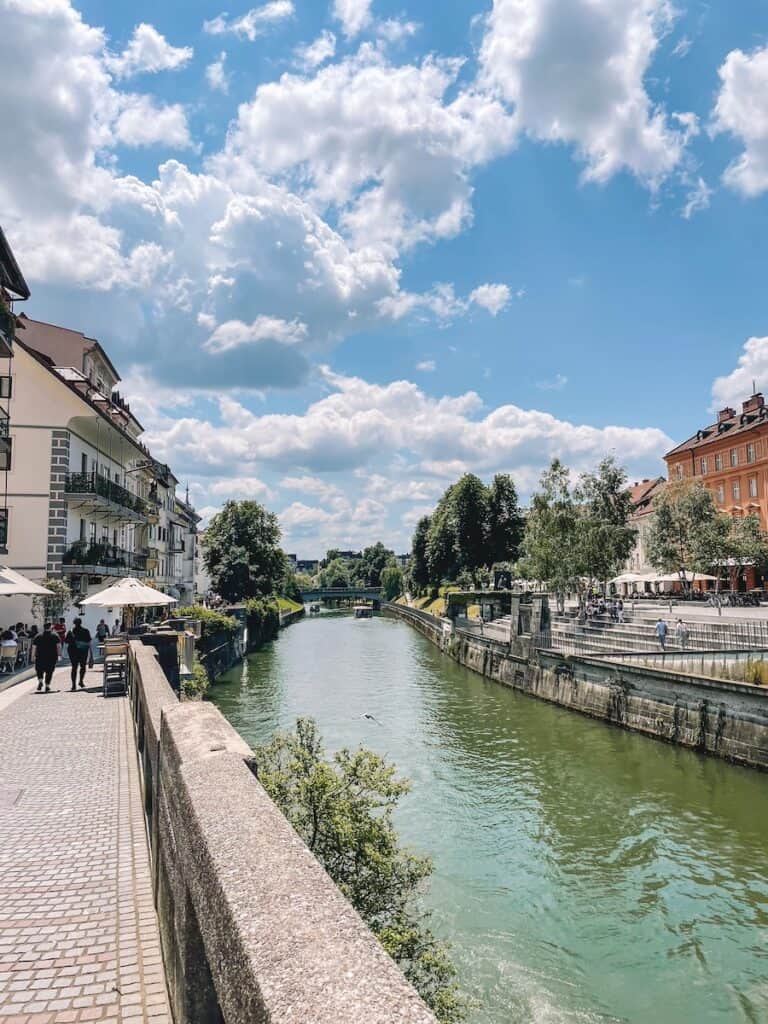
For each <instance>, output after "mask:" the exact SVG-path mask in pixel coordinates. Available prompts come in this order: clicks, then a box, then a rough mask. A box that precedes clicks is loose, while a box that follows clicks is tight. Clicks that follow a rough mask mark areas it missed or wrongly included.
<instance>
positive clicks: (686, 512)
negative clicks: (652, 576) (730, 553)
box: [648, 482, 727, 589]
mask: <svg viewBox="0 0 768 1024" xmlns="http://www.w3.org/2000/svg"><path fill="white" fill-rule="evenodd" d="M726 527H727V521H726V519H725V517H722V518H721V517H719V516H718V512H717V509H716V508H715V503H714V501H713V500H712V495H711V494H710V492H709V491H708V490H707V488H706V487H704V486H703V484H700V483H698V482H696V483H672V484H668V485H667V486H666V487H665V488H664V490H663V491H662V492H661V494H659V496H658V497H657V498H656V500H655V501H654V503H653V523H652V524H651V528H650V530H649V532H648V558H649V560H650V562H651V565H653V566H655V568H656V569H659V570H661V571H662V572H667V573H678V574H679V575H680V581H681V583H682V585H683V587H684V588H685V589H688V588H689V587H690V584H691V582H692V581H691V580H690V579H688V578H687V577H686V576H685V572H684V570H686V569H687V570H689V572H691V573H697V572H707V571H708V570H709V569H710V568H711V566H712V565H713V564H714V563H715V562H716V561H718V559H719V558H720V557H721V556H722V555H723V552H724V547H725V528H726Z"/></svg>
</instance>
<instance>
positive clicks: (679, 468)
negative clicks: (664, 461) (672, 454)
mask: <svg viewBox="0 0 768 1024" xmlns="http://www.w3.org/2000/svg"><path fill="white" fill-rule="evenodd" d="M675 476H676V477H677V479H678V480H682V479H683V467H682V466H681V465H680V463H678V464H677V465H676V466H675Z"/></svg>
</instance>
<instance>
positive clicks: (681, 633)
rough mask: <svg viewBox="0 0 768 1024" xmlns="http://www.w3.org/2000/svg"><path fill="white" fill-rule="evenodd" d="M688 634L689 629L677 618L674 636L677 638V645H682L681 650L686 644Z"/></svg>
mask: <svg viewBox="0 0 768 1024" xmlns="http://www.w3.org/2000/svg"><path fill="white" fill-rule="evenodd" d="M690 635H691V634H690V631H689V629H688V627H687V626H686V624H685V623H684V622H683V620H682V619H678V620H677V625H676V626H675V637H676V638H677V643H678V646H680V647H682V649H683V650H685V649H686V647H687V646H688V637H689V636H690Z"/></svg>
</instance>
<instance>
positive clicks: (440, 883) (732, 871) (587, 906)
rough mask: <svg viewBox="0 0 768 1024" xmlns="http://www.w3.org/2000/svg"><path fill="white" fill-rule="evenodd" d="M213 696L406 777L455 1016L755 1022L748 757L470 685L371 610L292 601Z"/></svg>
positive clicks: (248, 732) (756, 882) (759, 794)
mask: <svg viewBox="0 0 768 1024" xmlns="http://www.w3.org/2000/svg"><path fill="white" fill-rule="evenodd" d="M213 699H214V700H215V703H216V704H217V705H218V706H219V708H220V709H221V711H222V712H223V713H224V714H225V715H226V716H227V718H228V719H229V720H230V721H231V722H232V724H233V725H234V726H235V727H236V728H237V729H238V730H239V732H240V733H241V734H242V735H243V736H244V737H245V738H246V739H247V740H248V741H249V742H250V743H251V744H257V743H259V742H261V741H263V740H265V739H267V738H268V737H269V736H270V734H271V733H272V732H273V731H274V730H275V729H277V728H289V727H291V726H292V724H293V722H294V721H295V719H296V717H297V716H298V715H312V716H314V717H315V718H316V720H317V721H318V723H319V725H320V727H321V729H322V732H323V736H324V739H325V741H326V745H327V747H328V748H329V749H338V748H339V747H341V746H345V745H347V746H356V745H358V744H365V745H367V746H369V747H372V748H373V749H374V750H376V751H378V752H380V753H382V754H386V755H387V756H388V757H389V758H390V759H391V760H393V761H394V762H395V763H396V765H397V766H398V768H399V770H400V771H401V773H402V774H405V775H407V776H409V777H410V779H411V780H412V783H413V789H412V791H411V793H410V794H409V795H408V796H407V797H406V798H405V799H404V800H403V803H402V806H401V807H400V808H399V809H398V812H397V817H396V820H397V825H398V828H399V830H400V832H401V835H402V836H403V837H404V838H405V840H406V841H407V842H408V844H409V845H410V846H412V847H413V848H414V849H417V850H418V851H420V852H426V853H428V854H430V856H432V858H433V859H434V862H435V873H434V875H433V877H432V881H431V886H430V891H429V896H428V902H429V905H430V906H431V908H433V910H434V916H433V926H434V930H435V931H436V932H437V933H438V934H439V935H440V936H442V937H444V938H448V939H449V940H450V941H451V942H452V944H453V956H454V960H455V961H456V963H457V965H458V968H459V972H460V980H461V984H462V988H463V989H464V990H465V991H466V992H467V993H468V994H469V995H470V996H472V997H473V998H474V999H475V1000H476V1007H475V1008H474V1009H473V1011H472V1014H471V1018H470V1019H471V1021H472V1024H528V1022H531V1024H550V1022H552V1024H555V1022H557V1024H560V1022H563V1024H572V1022H580V1024H581V1022H590V1024H591V1022H595V1024H598V1022H599V1024H603V1022H614V1021H622V1022H623V1021H631V1022H633V1024H705V1022H706V1024H721V1022H722V1024H726V1022H727V1024H735V1022H742V1021H743V1022H749V1024H757V1022H767V1021H768V956H767V953H766V950H767V949H768V943H767V941H766V940H767V939H768V865H767V863H766V861H767V857H768V814H767V813H766V812H767V811H768V795H767V789H766V787H768V779H767V778H766V776H765V775H762V774H759V773H757V772H753V771H749V770H747V769H743V768H738V767H734V766H732V765H728V764H725V763H724V762H722V761H718V760H715V759H709V758H705V757H702V756H700V755H698V754H695V753H693V752H691V751H687V750H681V749H678V748H675V747H672V746H668V745H666V744H664V743H659V742H657V741H654V740H650V739H646V738H644V737H642V736H638V735H634V734H632V733H630V732H625V731H623V730H620V729H616V728H614V727H612V726H609V725H606V724H604V723H602V722H597V721H592V720H591V719H588V718H585V717H582V716H580V715H577V714H574V713H572V712H568V711H565V710H563V709H560V708H557V707H554V706H551V705H549V704H546V703H543V702H540V701H537V700H535V699H533V698H531V697H526V696H523V695H522V694H518V693H515V692H514V691H512V690H508V689H505V688H504V687H501V686H499V685H498V684H496V683H491V682H488V681H486V680H484V679H483V678H481V677H480V676H478V675H476V674H474V673H472V672H469V671H468V670H466V669H462V668H460V667H459V666H458V665H456V664H455V663H454V662H452V661H451V660H450V659H449V658H447V657H446V656H445V655H443V654H441V653H440V652H439V651H438V650H437V649H436V648H435V647H434V646H433V645H432V644H430V643H429V642H428V641H427V640H426V639H425V638H424V637H422V636H421V635H420V634H419V633H417V632H416V631H415V630H413V629H412V628H411V627H409V626H407V625H406V624H404V623H402V622H399V621H393V620H388V619H385V618H375V619H371V620H355V619H353V618H352V617H351V616H348V615H333V614H328V615H326V614H324V615H322V616H320V617H318V618H314V619H309V618H308V619H305V620H304V621H302V622H300V623H298V624H296V625H294V626H291V627H290V628H289V629H287V630H285V631H284V632H283V633H282V634H281V635H280V636H279V638H278V639H277V640H276V641H275V642H274V643H272V644H269V645H268V646H267V647H265V648H264V649H263V650H261V651H260V652H258V653H257V654H255V655H253V656H251V657H250V658H249V659H248V661H247V662H245V663H244V664H243V665H242V666H240V667H239V668H237V669H235V670H234V671H233V672H231V673H229V674H228V675H227V676H226V677H224V680H223V681H222V682H221V683H220V684H217V686H216V687H215V688H214V691H213ZM365 715H372V716H373V719H374V720H371V719H368V718H365V717H364V716H365Z"/></svg>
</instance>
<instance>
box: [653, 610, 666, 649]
mask: <svg viewBox="0 0 768 1024" xmlns="http://www.w3.org/2000/svg"><path fill="white" fill-rule="evenodd" d="M667 632H668V630H667V624H666V622H665V621H664V619H662V617H661V616H659V619H658V622H657V623H656V636H657V637H658V639H659V647H661V649H662V651H664V650H666V648H667Z"/></svg>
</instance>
